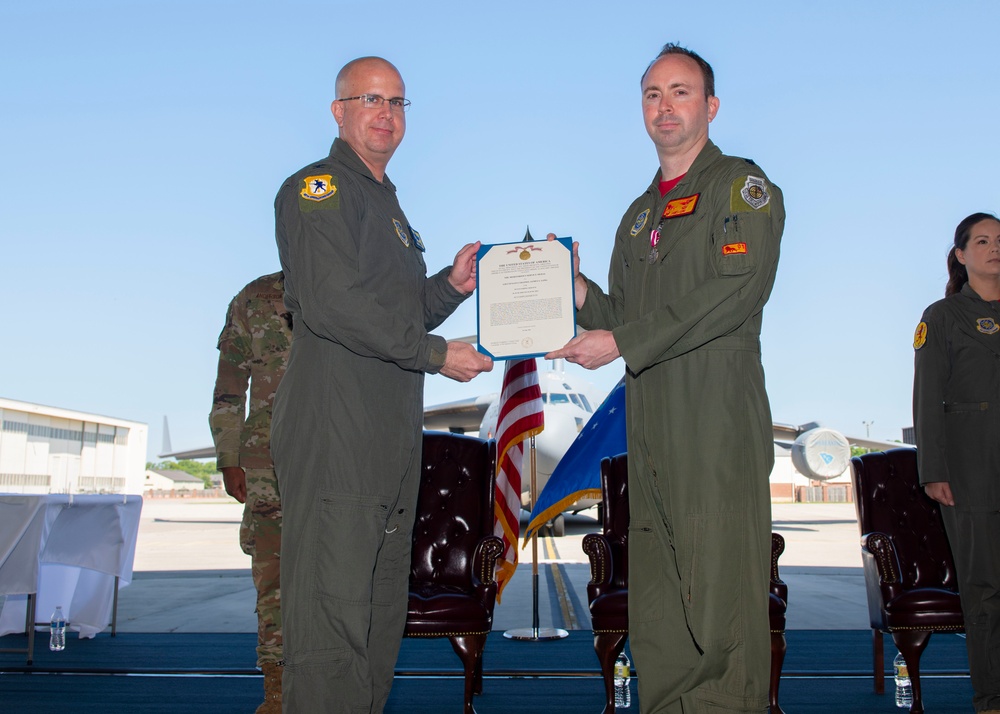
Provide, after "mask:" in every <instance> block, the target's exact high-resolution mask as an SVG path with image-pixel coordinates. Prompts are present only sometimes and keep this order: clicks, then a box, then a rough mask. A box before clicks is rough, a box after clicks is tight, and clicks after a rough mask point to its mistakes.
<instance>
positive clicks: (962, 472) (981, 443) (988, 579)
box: [913, 213, 1000, 713]
mask: <svg viewBox="0 0 1000 714" xmlns="http://www.w3.org/2000/svg"><path fill="white" fill-rule="evenodd" d="M948 274H949V280H948V286H947V288H946V289H945V296H946V297H945V298H944V299H943V300H939V301H937V302H935V303H934V304H933V305H931V306H930V307H928V308H927V309H926V310H925V311H924V315H923V318H922V320H921V322H920V324H919V325H918V326H917V331H916V334H915V335H914V338H913V348H914V351H915V373H914V382H913V417H914V424H915V426H916V437H917V461H918V467H919V472H920V483H921V484H922V485H923V487H924V490H925V491H926V492H927V495H928V496H930V497H931V498H933V499H934V500H936V501H938V502H939V503H941V504H942V506H943V507H942V509H941V513H942V516H943V517H944V524H945V530H946V531H947V532H948V539H949V541H950V542H951V550H952V553H953V555H954V558H955V568H956V570H957V575H958V583H959V594H960V597H961V600H962V611H963V615H964V618H965V631H966V647H967V648H968V652H969V666H970V669H971V675H972V687H973V692H974V693H973V700H972V701H973V705H974V707H975V709H976V711H977V712H996V713H1000V220H998V219H997V218H996V216H993V215H991V214H988V213H974V214H972V215H971V216H968V217H967V218H965V219H964V220H963V221H962V222H961V223H959V224H958V228H956V229H955V245H954V246H953V247H952V249H951V251H950V252H949V254H948Z"/></svg>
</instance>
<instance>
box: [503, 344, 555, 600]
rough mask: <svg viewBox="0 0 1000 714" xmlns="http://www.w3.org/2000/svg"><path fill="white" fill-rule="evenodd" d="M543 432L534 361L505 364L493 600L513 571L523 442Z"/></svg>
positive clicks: (542, 417) (542, 418)
mask: <svg viewBox="0 0 1000 714" xmlns="http://www.w3.org/2000/svg"><path fill="white" fill-rule="evenodd" d="M544 428H545V419H544V413H543V411H542V390H541V388H540V387H539V386H538V367H537V366H536V364H535V360H534V358H531V359H522V360H508V362H507V366H506V367H504V371H503V390H502V392H501V394H500V414H499V416H498V417H497V432H496V433H497V485H496V503H495V504H494V507H493V509H494V510H493V513H494V519H493V533H494V535H496V536H497V537H499V538H500V539H501V540H503V552H502V553H501V554H500V560H499V561H498V562H497V600H498V601H499V600H500V596H501V594H502V593H503V589H504V587H505V586H506V585H507V583H508V582H509V581H510V578H511V577H512V576H513V575H514V570H516V569H517V536H518V530H519V523H518V515H519V514H520V512H521V465H522V463H523V461H524V443H523V442H524V441H525V439H528V438H529V437H532V436H535V435H537V434H539V433H541V431H542V429H544Z"/></svg>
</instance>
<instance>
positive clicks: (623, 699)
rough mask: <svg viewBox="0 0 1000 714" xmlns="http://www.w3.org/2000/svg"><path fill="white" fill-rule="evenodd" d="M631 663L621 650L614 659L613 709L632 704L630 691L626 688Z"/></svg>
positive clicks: (624, 707) (627, 706)
mask: <svg viewBox="0 0 1000 714" xmlns="http://www.w3.org/2000/svg"><path fill="white" fill-rule="evenodd" d="M631 670H632V665H631V663H630V662H629V661H628V657H627V656H626V655H625V653H624V652H622V653H621V654H620V655H618V659H616V660H615V709H628V708H630V707H631V706H632V693H631V692H630V691H629V688H628V680H629V676H630V675H631Z"/></svg>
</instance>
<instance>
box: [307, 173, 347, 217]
mask: <svg viewBox="0 0 1000 714" xmlns="http://www.w3.org/2000/svg"><path fill="white" fill-rule="evenodd" d="M339 208H340V193H339V190H338V188H337V178H336V177H335V176H333V175H331V174H318V175H315V176H306V177H305V178H303V179H302V188H301V190H300V191H299V210H301V211H302V212H303V213H311V212H312V211H319V210H326V209H339Z"/></svg>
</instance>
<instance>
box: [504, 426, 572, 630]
mask: <svg viewBox="0 0 1000 714" xmlns="http://www.w3.org/2000/svg"><path fill="white" fill-rule="evenodd" d="M535 487H536V484H535V437H533V436H532V437H531V508H532V510H534V508H535V503H536V492H535ZM503 636H504V637H506V638H507V639H509V640H520V641H522V642H546V641H548V640H561V639H563V638H564V637H569V633H568V632H567V631H566V630H564V629H562V628H559V627H539V626H538V531H537V530H536V531H535V532H534V533H532V534H531V627H518V628H515V629H513V630H507V631H506V632H504V633H503Z"/></svg>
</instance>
